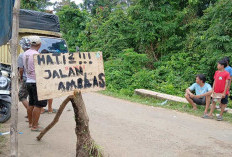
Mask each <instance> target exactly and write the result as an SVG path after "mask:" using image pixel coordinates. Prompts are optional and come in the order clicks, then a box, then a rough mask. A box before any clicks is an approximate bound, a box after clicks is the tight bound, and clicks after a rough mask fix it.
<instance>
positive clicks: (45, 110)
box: [40, 109, 48, 114]
mask: <svg viewBox="0 0 232 157" xmlns="http://www.w3.org/2000/svg"><path fill="white" fill-rule="evenodd" d="M46 112H48V110H47V109H44V111H43V112H42V113H40V114H44V113H46Z"/></svg>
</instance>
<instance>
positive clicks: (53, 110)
mask: <svg viewBox="0 0 232 157" xmlns="http://www.w3.org/2000/svg"><path fill="white" fill-rule="evenodd" d="M56 112H57V109H52V112H48V114H52V113H56Z"/></svg>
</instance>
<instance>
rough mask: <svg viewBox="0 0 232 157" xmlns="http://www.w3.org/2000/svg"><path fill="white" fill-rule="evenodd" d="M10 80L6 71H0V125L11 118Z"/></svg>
mask: <svg viewBox="0 0 232 157" xmlns="http://www.w3.org/2000/svg"><path fill="white" fill-rule="evenodd" d="M10 91H11V79H10V72H9V71H8V70H3V69H0V123H4V122H6V121H7V120H8V119H9V118H10V117H11V92H10Z"/></svg>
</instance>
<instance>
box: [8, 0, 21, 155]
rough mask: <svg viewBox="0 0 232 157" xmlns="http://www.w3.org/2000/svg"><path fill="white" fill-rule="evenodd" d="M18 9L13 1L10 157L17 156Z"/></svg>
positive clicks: (18, 3)
mask: <svg viewBox="0 0 232 157" xmlns="http://www.w3.org/2000/svg"><path fill="white" fill-rule="evenodd" d="M19 9H20V0H15V4H14V8H13V26H12V39H11V41H10V53H11V72H12V74H11V97H12V103H11V125H10V141H11V157H17V156H18V131H17V124H18V90H17V89H18V70H17V49H18V30H19Z"/></svg>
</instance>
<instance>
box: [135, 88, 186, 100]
mask: <svg viewBox="0 0 232 157" xmlns="http://www.w3.org/2000/svg"><path fill="white" fill-rule="evenodd" d="M135 93H136V94H138V95H142V96H149V97H153V98H156V99H164V100H171V101H175V102H182V103H188V101H187V100H186V99H185V98H182V97H179V96H174V95H169V94H163V93H159V92H154V91H151V90H146V89H135Z"/></svg>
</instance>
